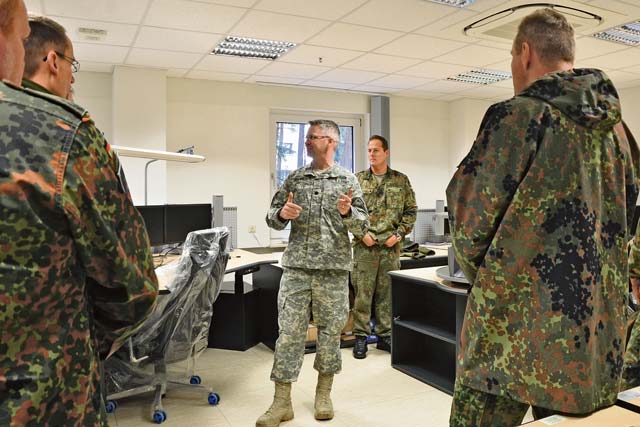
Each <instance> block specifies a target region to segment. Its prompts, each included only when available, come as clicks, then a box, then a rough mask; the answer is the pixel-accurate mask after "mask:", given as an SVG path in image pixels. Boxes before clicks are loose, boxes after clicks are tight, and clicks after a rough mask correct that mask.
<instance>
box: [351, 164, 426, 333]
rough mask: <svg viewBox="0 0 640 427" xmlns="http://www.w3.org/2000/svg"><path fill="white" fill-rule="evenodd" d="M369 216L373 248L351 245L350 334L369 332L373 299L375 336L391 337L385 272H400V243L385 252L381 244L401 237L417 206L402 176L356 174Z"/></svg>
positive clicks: (389, 172) (388, 279) (357, 242)
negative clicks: (353, 289) (352, 263)
mask: <svg viewBox="0 0 640 427" xmlns="http://www.w3.org/2000/svg"><path fill="white" fill-rule="evenodd" d="M356 178H358V182H359V183H360V187H361V188H362V193H363V195H364V201H365V204H366V205H367V211H368V212H369V223H370V224H369V228H368V229H367V230H366V231H365V233H369V234H371V236H372V237H373V238H374V240H375V241H376V243H377V245H374V246H371V247H367V246H366V245H365V244H364V243H363V242H362V238H363V237H364V234H363V235H361V236H355V239H354V245H353V258H354V265H353V277H352V279H353V287H354V288H355V291H356V295H355V301H354V305H353V319H354V326H353V332H354V334H356V335H369V334H370V333H371V328H370V324H369V320H370V318H371V302H372V301H373V300H374V298H375V303H376V304H375V305H376V313H375V317H376V334H377V335H379V336H389V335H391V277H389V271H393V270H399V269H400V246H401V242H399V243H397V244H396V245H395V246H394V247H392V248H388V247H386V246H385V245H384V242H385V241H386V240H387V239H388V238H389V237H391V236H392V235H393V234H394V233H397V234H398V235H400V236H401V237H404V236H405V235H407V234H408V233H409V232H411V229H412V228H413V225H414V224H415V222H416V214H417V210H418V205H417V204H416V196H415V193H414V191H413V188H412V187H411V183H410V182H409V178H407V176H406V175H404V174H402V173H400V172H398V171H395V170H393V169H391V168H389V167H388V168H387V173H386V174H385V175H384V177H383V178H382V180H381V181H380V182H378V179H377V178H376V177H375V175H374V174H373V173H372V171H371V169H367V170H364V171H361V172H358V173H357V174H356Z"/></svg>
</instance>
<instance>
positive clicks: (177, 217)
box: [164, 203, 212, 244]
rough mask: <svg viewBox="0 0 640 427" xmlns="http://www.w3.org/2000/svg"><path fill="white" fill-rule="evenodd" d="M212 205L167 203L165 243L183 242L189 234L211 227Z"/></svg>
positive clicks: (165, 208) (165, 211)
mask: <svg viewBox="0 0 640 427" xmlns="http://www.w3.org/2000/svg"><path fill="white" fill-rule="evenodd" d="M211 221H212V218H211V205H210V204H209V203H203V204H193V205H165V207H164V243H165V244H168V243H182V242H184V240H185V239H186V237H187V234H189V232H191V231H195V230H204V229H206V228H211Z"/></svg>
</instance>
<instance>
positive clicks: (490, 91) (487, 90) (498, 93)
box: [461, 85, 513, 99]
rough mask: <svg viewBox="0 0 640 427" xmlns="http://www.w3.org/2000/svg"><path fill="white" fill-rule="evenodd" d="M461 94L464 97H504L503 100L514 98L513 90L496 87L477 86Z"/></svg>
mask: <svg viewBox="0 0 640 427" xmlns="http://www.w3.org/2000/svg"><path fill="white" fill-rule="evenodd" d="M461 93H462V94H464V95H468V96H472V97H479V98H492V97H493V98H495V97H502V98H503V99H509V98H511V97H512V96H513V90H509V89H507V88H503V87H499V86H494V85H483V86H477V87H474V88H470V89H467V90H465V91H464V92H461Z"/></svg>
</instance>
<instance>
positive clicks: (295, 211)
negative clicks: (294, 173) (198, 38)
mask: <svg viewBox="0 0 640 427" xmlns="http://www.w3.org/2000/svg"><path fill="white" fill-rule="evenodd" d="M300 212H302V207H301V206H299V205H296V204H295V203H293V193H289V198H288V199H287V203H285V204H284V206H283V207H282V209H281V210H280V214H279V215H280V218H282V219H284V220H290V219H296V218H298V216H299V215H300Z"/></svg>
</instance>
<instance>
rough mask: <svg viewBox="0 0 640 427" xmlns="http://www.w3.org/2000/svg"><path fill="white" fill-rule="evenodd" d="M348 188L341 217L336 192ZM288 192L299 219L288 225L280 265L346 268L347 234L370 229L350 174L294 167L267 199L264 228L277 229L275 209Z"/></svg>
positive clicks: (348, 257)
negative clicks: (345, 212) (347, 201)
mask: <svg viewBox="0 0 640 427" xmlns="http://www.w3.org/2000/svg"><path fill="white" fill-rule="evenodd" d="M349 189H353V195H352V197H351V212H350V214H349V215H347V216H346V217H344V218H343V217H342V216H341V215H340V212H338V198H339V196H340V193H343V194H347V193H348V192H349ZM289 192H292V193H293V203H295V204H297V205H299V206H301V207H302V211H301V212H300V216H298V217H297V218H296V219H294V220H293V221H291V234H290V235H289V244H288V245H287V249H286V250H285V251H284V254H283V256H282V265H283V266H284V267H296V268H309V269H333V270H351V267H352V256H351V245H350V242H349V234H348V233H347V231H351V232H352V233H353V234H354V235H355V236H358V235H360V236H362V235H364V230H366V229H367V227H368V226H369V219H368V215H367V208H366V207H365V204H364V200H363V199H362V190H360V185H359V184H358V180H357V179H356V177H355V175H354V174H352V173H351V172H349V171H348V170H346V169H345V168H343V167H342V166H340V165H338V164H337V163H336V164H334V165H333V166H332V167H331V168H329V169H327V170H325V171H315V170H313V168H312V167H311V166H310V165H307V166H304V167H302V168H300V169H297V170H295V171H293V172H291V174H290V175H289V176H288V177H287V179H286V180H285V182H284V184H282V187H280V189H279V190H278V191H277V192H276V194H275V196H273V200H272V201H271V207H270V209H269V212H268V213H267V217H266V221H267V225H269V227H271V228H274V229H276V230H282V229H283V228H285V227H286V225H287V223H288V222H289V221H285V222H283V221H282V219H281V218H280V216H279V213H280V210H281V209H282V207H283V206H284V205H285V203H286V202H287V198H288V197H289Z"/></svg>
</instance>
